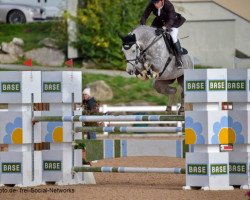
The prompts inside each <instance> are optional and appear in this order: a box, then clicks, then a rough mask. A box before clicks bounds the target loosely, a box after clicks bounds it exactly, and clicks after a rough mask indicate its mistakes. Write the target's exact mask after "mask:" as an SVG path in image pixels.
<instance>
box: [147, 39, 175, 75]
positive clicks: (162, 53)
mask: <svg viewBox="0 0 250 200" xmlns="http://www.w3.org/2000/svg"><path fill="white" fill-rule="evenodd" d="M153 38H155V37H153ZM152 41H153V39H150V41H149V44H147V45H150V44H151V42H152ZM146 54H147V61H148V62H149V64H150V65H152V66H153V68H154V71H158V72H161V71H162V69H163V68H164V66H165V64H166V62H167V59H168V57H169V56H170V55H169V51H168V49H167V47H166V44H165V41H164V38H163V37H162V38H161V39H159V40H158V41H157V42H156V43H154V44H153V45H152V46H151V47H150V48H149V49H148V50H147V52H146Z"/></svg>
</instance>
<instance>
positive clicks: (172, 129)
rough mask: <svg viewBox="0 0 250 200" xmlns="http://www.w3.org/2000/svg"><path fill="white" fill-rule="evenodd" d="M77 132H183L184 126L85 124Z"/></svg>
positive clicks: (76, 129)
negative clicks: (101, 125) (106, 125)
mask: <svg viewBox="0 0 250 200" xmlns="http://www.w3.org/2000/svg"><path fill="white" fill-rule="evenodd" d="M74 131H75V132H77V133H78V132H99V133H102V132H108V133H133V132H136V133H177V132H183V129H182V127H158V126H155V127H153V126H152V127H123V126H121V127H119V126H108V127H99V126H83V127H76V128H75V130H74Z"/></svg>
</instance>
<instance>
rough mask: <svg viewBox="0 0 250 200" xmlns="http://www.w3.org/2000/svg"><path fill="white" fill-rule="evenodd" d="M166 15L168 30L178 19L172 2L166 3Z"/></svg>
mask: <svg viewBox="0 0 250 200" xmlns="http://www.w3.org/2000/svg"><path fill="white" fill-rule="evenodd" d="M163 9H165V11H166V13H167V19H166V21H165V26H166V28H172V26H173V24H174V21H175V18H176V12H175V9H174V6H173V4H172V3H171V2H170V1H165V4H164V7H163Z"/></svg>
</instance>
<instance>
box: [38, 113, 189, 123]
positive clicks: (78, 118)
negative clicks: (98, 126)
mask: <svg viewBox="0 0 250 200" xmlns="http://www.w3.org/2000/svg"><path fill="white" fill-rule="evenodd" d="M33 121H34V122H49V121H57V122H102V121H185V119H184V116H182V115H117V116H115V115H75V116H36V117H33Z"/></svg>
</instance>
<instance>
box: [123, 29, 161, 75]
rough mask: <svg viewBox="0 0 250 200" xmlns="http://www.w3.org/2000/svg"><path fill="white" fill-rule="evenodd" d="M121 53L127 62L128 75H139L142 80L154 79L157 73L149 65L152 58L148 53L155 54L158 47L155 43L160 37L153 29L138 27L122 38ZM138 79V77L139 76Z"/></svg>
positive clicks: (151, 65)
mask: <svg viewBox="0 0 250 200" xmlns="http://www.w3.org/2000/svg"><path fill="white" fill-rule="evenodd" d="M119 36H120V38H121V39H122V42H123V43H122V51H123V53H124V55H125V58H126V61H127V68H126V71H127V72H128V73H129V74H130V75H133V74H135V75H141V78H142V79H147V78H150V77H152V78H156V77H157V76H158V75H159V73H158V71H156V70H154V67H153V66H154V65H153V64H152V63H151V61H152V56H151V55H150V54H149V51H151V52H152V51H153V52H155V51H156V50H155V49H157V48H158V47H157V45H155V43H156V42H157V41H158V40H159V39H161V36H159V37H158V36H156V35H155V29H154V28H152V27H147V26H139V27H137V28H136V29H134V31H133V32H132V33H129V34H128V35H127V36H122V35H121V34H119ZM139 77H140V76H139Z"/></svg>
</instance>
